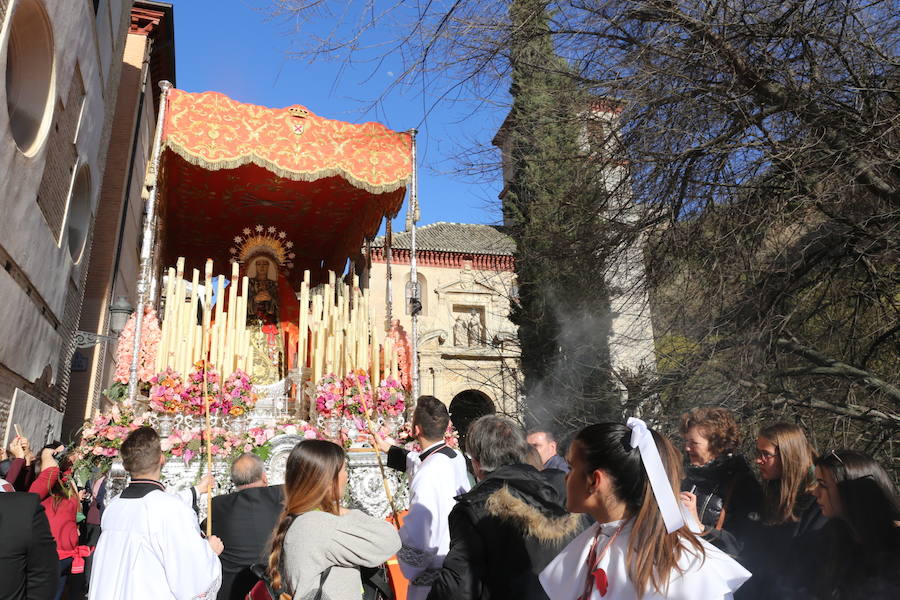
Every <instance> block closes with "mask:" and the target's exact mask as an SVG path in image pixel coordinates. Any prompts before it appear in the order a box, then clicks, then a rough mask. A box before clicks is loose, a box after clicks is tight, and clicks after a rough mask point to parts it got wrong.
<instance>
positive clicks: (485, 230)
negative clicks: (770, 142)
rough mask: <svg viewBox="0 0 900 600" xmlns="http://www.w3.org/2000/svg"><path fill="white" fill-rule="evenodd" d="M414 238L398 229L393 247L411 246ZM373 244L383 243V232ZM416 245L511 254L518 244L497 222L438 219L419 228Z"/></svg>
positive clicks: (438, 249)
mask: <svg viewBox="0 0 900 600" xmlns="http://www.w3.org/2000/svg"><path fill="white" fill-rule="evenodd" d="M411 238H412V235H411V234H410V233H409V232H408V231H402V232H398V233H395V234H394V240H393V243H392V244H391V247H393V248H401V249H406V250H409V247H410V240H411ZM372 246H373V247H375V248H381V247H383V246H384V236H379V237H377V238H375V240H374V241H373V242H372ZM416 249H417V250H435V251H438V252H460V253H465V254H496V255H500V256H512V254H513V252H515V250H516V244H515V242H513V240H512V238H511V237H509V236H508V235H506V234H505V233H504V232H503V227H500V226H497V225H476V224H474V223H447V222H444V221H439V222H437V223H432V224H431V225H424V226H422V227H417V228H416Z"/></svg>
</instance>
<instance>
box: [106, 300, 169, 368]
mask: <svg viewBox="0 0 900 600" xmlns="http://www.w3.org/2000/svg"><path fill="white" fill-rule="evenodd" d="M136 315H137V313H133V314H132V315H131V317H129V318H128V322H127V323H126V324H125V328H124V329H123V330H122V333H121V334H120V335H119V342H118V344H117V346H116V373H115V376H114V378H113V379H114V381H115V382H116V383H120V384H123V385H128V378H129V374H130V370H131V359H132V357H133V356H134V354H133V350H134V322H135V319H136V318H137V317H136ZM161 339H162V331H161V330H160V328H159V319H158V318H157V316H156V311H155V310H153V308H152V307H150V306H145V307H144V318H143V319H142V320H141V349H140V353H141V356H140V360H139V361H138V381H143V382H147V381H150V380H151V379H152V378H153V375H154V371H155V365H156V351H157V349H158V348H159V342H160V340H161Z"/></svg>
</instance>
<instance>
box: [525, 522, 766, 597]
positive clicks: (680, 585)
mask: <svg viewBox="0 0 900 600" xmlns="http://www.w3.org/2000/svg"><path fill="white" fill-rule="evenodd" d="M620 524H621V521H614V522H612V523H603V524H594V525H593V526H591V527H589V528H588V529H587V530H585V531H584V532H583V533H582V534H581V535H579V536H578V537H577V538H575V539H574V540H572V541H571V542H570V543H569V545H568V546H566V547H565V548H564V549H563V551H562V552H560V554H559V555H558V556H557V557H556V558H554V559H553V560H552V561H551V562H550V564H549V565H547V567H546V568H545V569H544V570H543V571H542V572H541V574H540V581H541V585H542V586H544V591H545V592H547V595H548V596H549V597H550V598H553V600H576V599H577V598H578V597H579V596H580V595H581V593H582V592H583V591H584V584H585V577H586V575H587V558H588V553H589V552H590V543H591V539H592V538H593V536H594V535H595V534H596V533H597V528H598V527H600V528H602V531H603V534H602V535H601V536H600V539H599V540H598V544H599V548H602V547H603V544H605V543H606V541H607V540H608V539H609V536H612V535H613V533H615V531H616V529H617V528H618V527H619V525H620ZM631 525H632V523H628V524H626V525H625V527H624V528H623V529H622V532H621V533H619V536H618V537H617V538H616V539H615V540H614V541H613V543H612V544H611V545H610V547H609V549H608V550H607V552H606V554H605V555H604V556H603V558H602V559H601V560H600V563H599V566H600V568H602V569H604V570H605V571H606V576H607V578H608V580H609V588H608V590H607V593H606V595H605V596H600V592H599V591H598V590H597V588H596V586H594V588H593V589H594V592H593V594H592V595H591V600H637V599H638V595H637V591H636V590H635V589H634V586H633V585H632V583H631V581H630V580H629V578H628V568H627V567H628V565H627V563H626V562H625V554H626V552H627V550H628V538H629V536H630V534H631ZM700 543H702V544H703V549H704V550H705V551H706V557H705V559H703V558H701V557H698V556H696V555H695V554H694V553H693V548H692V547H689V548H688V549H686V550H684V551H682V553H681V557H680V558H679V560H678V565H679V566H680V567H681V568H682V569H683V570H684V572H683V573H678V572H677V571H673V572H672V574H671V576H670V578H669V586H668V589H667V590H666V593H665V594H664V595H660V594H658V593H657V592H656V591H655V590H653V588H652V587H651V588H650V589H648V590H646V592H645V593H644V596H643V599H642V600H663V599H665V600H720V599H721V600H730V599H731V598H732V597H733V594H734V591H735V590H737V589H738V588H739V587H741V585H742V584H743V583H744V582H745V581H746V580H747V579H749V578H750V572H749V571H747V570H746V569H745V568H744V567H742V566H741V565H740V564H738V563H737V561H735V560H734V559H732V558H731V557H729V556H728V555H727V554H725V553H724V552H722V551H721V550H719V549H718V548H716V547H714V546H713V545H711V544H709V543H707V542H706V541H705V540H702V539H701V540H700Z"/></svg>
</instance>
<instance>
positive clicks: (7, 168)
mask: <svg viewBox="0 0 900 600" xmlns="http://www.w3.org/2000/svg"><path fill="white" fill-rule="evenodd" d="M133 4H138V5H141V4H143V5H158V6H162V3H156V2H137V3H132V2H130V1H116V0H96V1H94V2H74V1H66V2H57V1H50V0H0V23H2V29H0V69H3V70H4V72H5V79H4V80H3V81H0V205H2V207H3V218H2V219H0V264H2V265H3V267H4V268H3V269H0V303H2V305H3V306H4V310H3V311H0V334H2V335H0V437H5V436H6V435H7V417H8V413H9V408H10V405H11V403H12V400H13V398H14V397H18V398H23V400H27V401H29V402H35V400H34V399H35V398H36V399H39V400H40V402H41V403H43V406H45V407H47V408H48V409H50V411H51V412H49V413H47V414H48V415H49V416H48V417H47V418H49V419H50V421H52V422H53V423H52V424H53V427H48V429H47V431H46V434H47V435H51V434H54V435H58V433H59V427H60V425H61V419H62V413H63V412H64V411H65V410H66V406H67V401H68V399H69V397H70V384H71V381H70V365H71V364H72V359H73V353H74V350H75V348H74V343H73V340H74V335H75V332H76V331H77V330H78V329H79V326H80V320H81V316H82V306H83V301H84V298H85V290H86V288H87V286H88V281H89V271H90V265H91V264H92V262H93V259H94V258H95V257H96V254H95V253H94V242H95V239H96V238H97V237H98V236H99V235H100V234H99V231H98V225H101V226H102V228H103V233H108V232H107V231H106V228H107V223H106V222H102V223H101V222H99V221H98V220H97V218H98V214H99V211H100V209H101V205H102V202H103V201H105V199H106V189H107V188H108V182H107V174H108V173H107V165H108V163H107V159H108V158H110V159H120V158H121V157H120V156H119V153H120V152H121V147H122V144H121V143H120V142H116V141H115V140H116V139H118V138H119V137H121V135H120V134H121V131H120V129H124V130H125V131H126V132H127V133H128V134H130V133H131V132H133V131H134V130H135V127H134V123H133V122H122V121H119V120H118V117H119V114H118V112H117V111H118V109H119V107H118V103H117V98H118V97H119V94H120V92H121V87H122V86H123V85H125V83H124V81H125V80H127V78H126V75H127V74H128V69H125V68H123V66H124V64H125V63H124V62H123V56H124V54H125V51H126V45H127V41H128V37H129V30H130V28H131V24H132V20H133V12H132V9H133ZM165 6H168V5H165ZM170 8H171V7H169V9H170ZM124 146H126V147H127V146H128V144H127V143H126V144H124ZM125 155H126V156H127V155H128V153H127V152H125ZM142 175H143V171H141V172H140V173H139V176H142ZM121 200H122V198H121V194H120V196H119V203H120V204H121ZM138 219H139V216H138ZM76 412H78V413H79V418H78V420H79V421H80V420H81V418H83V415H84V411H83V410H80V411H76ZM32 435H33V432H32ZM41 436H43V433H42V434H41ZM41 436H38V437H41ZM38 441H43V440H38ZM33 442H34V440H33Z"/></svg>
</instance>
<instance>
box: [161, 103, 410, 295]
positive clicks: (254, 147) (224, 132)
mask: <svg viewBox="0 0 900 600" xmlns="http://www.w3.org/2000/svg"><path fill="white" fill-rule="evenodd" d="M167 103H168V104H167V110H166V118H165V124H164V129H163V148H164V150H163V154H162V170H161V182H160V190H161V195H162V211H163V213H162V214H163V218H164V219H165V221H164V222H165V224H166V226H165V228H164V231H163V240H164V253H163V258H164V261H165V264H167V265H171V264H174V262H175V260H176V258H177V257H179V256H184V257H185V258H186V259H187V263H188V266H189V267H191V268H201V266H202V262H203V261H204V260H205V259H206V258H208V257H209V258H213V259H214V260H215V261H216V266H217V270H221V271H223V272H224V271H225V270H226V266H227V262H228V260H229V258H230V255H229V248H230V247H231V246H232V242H233V239H234V236H236V235H239V234H240V232H241V231H242V230H243V229H244V228H246V227H255V226H256V225H262V226H263V227H266V228H268V227H276V228H277V229H278V230H281V231H285V232H286V233H287V239H288V240H291V241H292V242H293V243H294V248H293V249H294V252H295V254H296V257H295V258H294V259H293V262H294V265H295V266H294V268H293V270H292V271H291V272H290V273H289V274H288V276H289V279H290V280H291V281H292V282H294V283H296V282H297V281H298V280H299V279H301V278H302V276H303V270H304V269H310V270H311V271H312V272H313V278H314V279H316V278H317V276H320V274H321V272H322V270H323V269H328V268H330V269H333V270H341V267H342V266H343V264H344V262H345V261H346V260H347V258H348V257H352V256H356V255H357V253H358V252H359V248H360V247H361V246H362V243H363V241H364V239H365V238H366V237H371V236H373V235H375V233H376V232H377V230H378V227H379V225H380V223H381V219H382V218H383V217H385V216H393V215H395V214H396V213H397V211H398V210H399V209H400V206H401V205H402V203H403V196H404V194H405V193H406V185H407V182H408V181H409V177H410V175H411V173H412V152H411V149H412V141H411V137H410V135H409V134H408V133H404V132H396V131H392V130H390V129H388V128H386V127H384V126H383V125H380V124H378V123H364V124H361V125H354V124H350V123H343V122H341V121H333V120H331V119H325V118H323V117H319V116H316V115H314V114H312V113H311V112H309V111H308V110H307V109H306V108H304V107H302V106H299V105H294V106H290V107H288V108H282V109H271V108H265V107H261V106H255V105H252V104H242V103H240V102H236V101H234V100H232V99H230V98H228V97H226V96H224V95H222V94H220V93H217V92H204V93H202V94H192V93H188V92H184V91H181V90H176V89H173V90H171V91H170V92H169V94H168V97H167Z"/></svg>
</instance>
